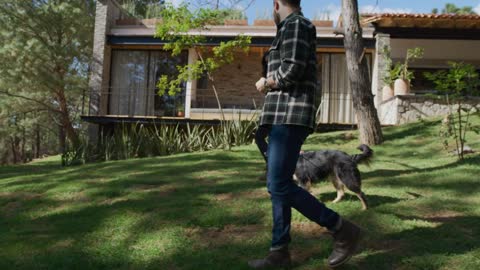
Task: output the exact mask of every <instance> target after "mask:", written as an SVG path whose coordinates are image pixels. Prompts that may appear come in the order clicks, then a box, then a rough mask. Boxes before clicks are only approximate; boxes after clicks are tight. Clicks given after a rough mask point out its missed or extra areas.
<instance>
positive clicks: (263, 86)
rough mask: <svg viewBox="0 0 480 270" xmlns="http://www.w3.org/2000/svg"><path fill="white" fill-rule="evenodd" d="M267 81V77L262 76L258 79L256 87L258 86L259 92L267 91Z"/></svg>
mask: <svg viewBox="0 0 480 270" xmlns="http://www.w3.org/2000/svg"><path fill="white" fill-rule="evenodd" d="M266 82H267V79H265V77H262V78H260V80H258V82H257V83H256V84H255V87H257V90H258V92H260V93H262V94H264V93H265V92H266V90H267V87H266Z"/></svg>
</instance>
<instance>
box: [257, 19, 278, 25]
mask: <svg viewBox="0 0 480 270" xmlns="http://www.w3.org/2000/svg"><path fill="white" fill-rule="evenodd" d="M253 25H255V26H275V22H274V21H273V20H255V21H253Z"/></svg>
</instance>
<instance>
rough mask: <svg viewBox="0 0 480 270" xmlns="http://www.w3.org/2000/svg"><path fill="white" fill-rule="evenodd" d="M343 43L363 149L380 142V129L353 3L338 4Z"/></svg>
mask: <svg viewBox="0 0 480 270" xmlns="http://www.w3.org/2000/svg"><path fill="white" fill-rule="evenodd" d="M342 10H343V30H344V35H345V36H344V43H345V50H346V58H347V67H348V78H349V83H350V89H351V91H352V98H353V108H354V109H355V114H356V116H357V120H358V129H359V132H360V141H361V143H363V144H367V145H376V144H381V143H382V142H383V134H382V128H381V126H380V121H379V119H378V114H377V110H376V109H375V105H374V102H373V95H372V92H371V79H370V75H369V72H368V65H367V59H366V58H365V47H364V45H363V35H362V28H361V27H360V20H359V15H358V1H357V0H342Z"/></svg>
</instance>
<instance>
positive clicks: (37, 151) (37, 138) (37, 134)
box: [35, 124, 41, 158]
mask: <svg viewBox="0 0 480 270" xmlns="http://www.w3.org/2000/svg"><path fill="white" fill-rule="evenodd" d="M40 140H41V139H40V126H39V125H38V124H37V125H35V144H36V147H35V158H39V157H40V143H41V141H40Z"/></svg>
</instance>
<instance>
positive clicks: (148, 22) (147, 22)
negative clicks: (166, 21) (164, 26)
mask: <svg viewBox="0 0 480 270" xmlns="http://www.w3.org/2000/svg"><path fill="white" fill-rule="evenodd" d="M161 22H162V19H143V20H142V24H143V25H157V24H158V23H161Z"/></svg>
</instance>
